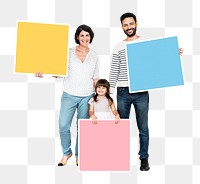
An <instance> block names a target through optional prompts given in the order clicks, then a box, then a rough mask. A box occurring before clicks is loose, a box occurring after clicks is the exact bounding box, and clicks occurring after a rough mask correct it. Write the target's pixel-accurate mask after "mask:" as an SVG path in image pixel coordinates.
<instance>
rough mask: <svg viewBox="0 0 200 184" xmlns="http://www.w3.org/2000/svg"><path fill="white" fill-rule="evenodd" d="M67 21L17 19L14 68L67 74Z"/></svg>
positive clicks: (23, 71)
mask: <svg viewBox="0 0 200 184" xmlns="http://www.w3.org/2000/svg"><path fill="white" fill-rule="evenodd" d="M68 32H69V26H68V25H58V24H42V23H30V22H18V26H17V46H16V58H15V59H16V61H15V72H17V73H36V72H42V73H44V74H53V75H64V76H66V75H67V58H68Z"/></svg>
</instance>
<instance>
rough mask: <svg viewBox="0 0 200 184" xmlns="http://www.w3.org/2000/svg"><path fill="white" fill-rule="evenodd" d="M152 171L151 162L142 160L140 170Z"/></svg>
mask: <svg viewBox="0 0 200 184" xmlns="http://www.w3.org/2000/svg"><path fill="white" fill-rule="evenodd" d="M149 169H150V167H149V162H148V160H147V159H144V158H143V159H141V165H140V170H141V171H148V170H149Z"/></svg>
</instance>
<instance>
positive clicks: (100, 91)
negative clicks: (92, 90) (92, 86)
mask: <svg viewBox="0 0 200 184" xmlns="http://www.w3.org/2000/svg"><path fill="white" fill-rule="evenodd" d="M106 92H107V88H106V87H104V86H98V87H97V89H96V93H97V94H98V96H105V95H106Z"/></svg>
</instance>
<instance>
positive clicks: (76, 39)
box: [74, 24, 94, 44]
mask: <svg viewBox="0 0 200 184" xmlns="http://www.w3.org/2000/svg"><path fill="white" fill-rule="evenodd" d="M81 31H86V32H88V33H89V34H90V43H92V40H93V38H94V32H93V31H92V29H91V28H90V27H89V26H87V25H85V24H83V25H80V26H79V27H78V28H77V29H76V32H75V35H74V39H75V42H76V43H77V44H80V42H79V40H78V38H77V37H78V36H79V35H80V32H81Z"/></svg>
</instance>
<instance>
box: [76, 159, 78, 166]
mask: <svg viewBox="0 0 200 184" xmlns="http://www.w3.org/2000/svg"><path fill="white" fill-rule="evenodd" d="M76 165H77V166H78V158H76Z"/></svg>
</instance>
